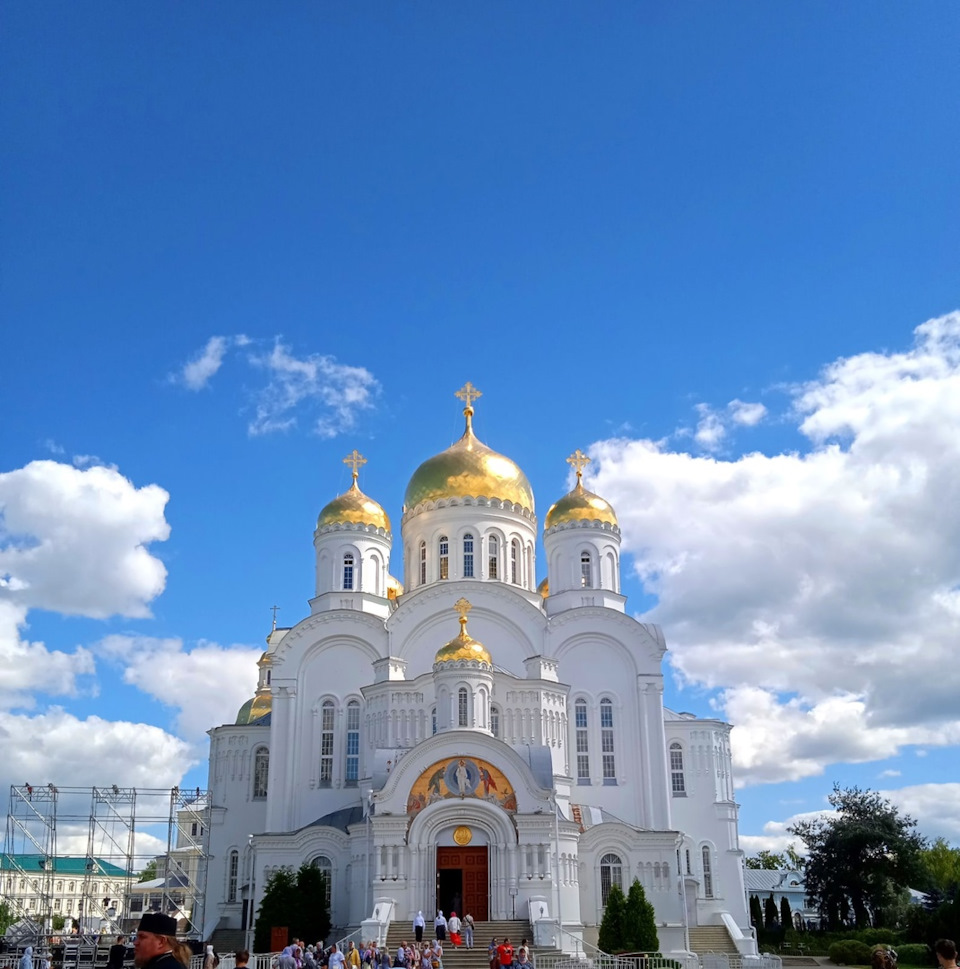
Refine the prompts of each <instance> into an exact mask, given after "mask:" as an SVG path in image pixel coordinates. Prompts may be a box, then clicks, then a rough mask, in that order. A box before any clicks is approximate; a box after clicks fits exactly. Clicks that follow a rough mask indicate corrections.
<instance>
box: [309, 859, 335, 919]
mask: <svg viewBox="0 0 960 969" xmlns="http://www.w3.org/2000/svg"><path fill="white" fill-rule="evenodd" d="M310 864H311V865H312V866H313V867H314V868H319V869H320V873H321V874H322V875H323V889H324V895H325V901H326V907H327V911H328V912H329V911H330V901H331V899H332V898H333V862H332V861H331V860H330V859H329V858H328V857H327V856H326V855H317V857H316V858H314V859H313V861H311V862H310Z"/></svg>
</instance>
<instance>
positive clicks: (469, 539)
mask: <svg viewBox="0 0 960 969" xmlns="http://www.w3.org/2000/svg"><path fill="white" fill-rule="evenodd" d="M463 577H464V578H465V579H472V578H473V535H471V534H470V532H467V534H466V535H464V536H463Z"/></svg>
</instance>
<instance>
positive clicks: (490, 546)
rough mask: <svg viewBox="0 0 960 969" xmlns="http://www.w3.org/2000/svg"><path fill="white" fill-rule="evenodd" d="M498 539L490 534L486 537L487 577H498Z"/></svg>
mask: <svg viewBox="0 0 960 969" xmlns="http://www.w3.org/2000/svg"><path fill="white" fill-rule="evenodd" d="M499 559H500V539H498V538H497V536H496V535H491V536H490V537H489V538H488V539H487V578H488V579H496V578H498V577H499Z"/></svg>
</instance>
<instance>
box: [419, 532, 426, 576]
mask: <svg viewBox="0 0 960 969" xmlns="http://www.w3.org/2000/svg"><path fill="white" fill-rule="evenodd" d="M426 584H427V543H426V542H421V543H420V585H426Z"/></svg>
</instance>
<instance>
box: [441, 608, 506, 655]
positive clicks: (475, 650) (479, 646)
mask: <svg viewBox="0 0 960 969" xmlns="http://www.w3.org/2000/svg"><path fill="white" fill-rule="evenodd" d="M453 608H454V609H456V610H457V612H459V613H460V633H459V635H457V636H455V637H454V638H453V639H451V640H450V642H449V643H447V645H446V646H442V647H441V648H440V649H438V650H437V655H436V657H435V658H434V660H433V661H434V663H453V662H455V661H456V660H460V659H472V660H476V661H477V662H479V663H486V664H487V665H489V666H493V659H492V658H491V656H490V654H489V653H488V652H487V649H486V647H485V646H484V645H483V643H478V642H477V641H476V640H475V639H473V638H472V637H470V636H468V635H467V613H468V612H469V611H470V610H471V608H473V607H472V606H471V605H470V603H469V602H467V600H466V599H458V600H457V603H456V605H454V607H453Z"/></svg>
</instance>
